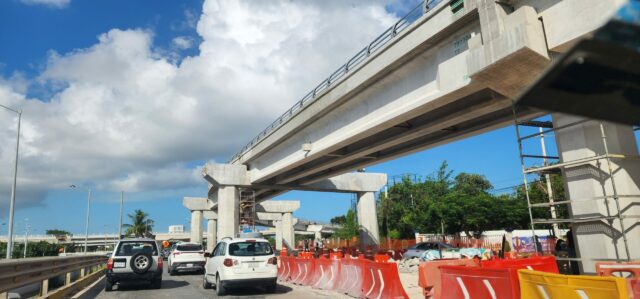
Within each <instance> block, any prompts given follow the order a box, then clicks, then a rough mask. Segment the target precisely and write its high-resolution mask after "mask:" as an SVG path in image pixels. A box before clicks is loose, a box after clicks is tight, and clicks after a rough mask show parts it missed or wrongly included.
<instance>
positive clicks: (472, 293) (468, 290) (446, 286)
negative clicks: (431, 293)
mask: <svg viewBox="0 0 640 299" xmlns="http://www.w3.org/2000/svg"><path fill="white" fill-rule="evenodd" d="M517 271H518V270H517V269H515V268H503V269H499V268H481V267H464V266H440V272H441V276H440V277H441V278H440V279H441V282H442V295H441V297H440V298H442V299H460V298H465V299H476V298H482V299H485V298H492V299H519V298H520V286H519V284H518V272H517Z"/></svg>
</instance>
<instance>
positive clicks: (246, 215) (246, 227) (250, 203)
mask: <svg viewBox="0 0 640 299" xmlns="http://www.w3.org/2000/svg"><path fill="white" fill-rule="evenodd" d="M239 213H240V217H239V219H240V227H239V229H238V231H240V232H246V231H251V232H255V231H256V193H255V191H253V190H251V189H240V212H239Z"/></svg>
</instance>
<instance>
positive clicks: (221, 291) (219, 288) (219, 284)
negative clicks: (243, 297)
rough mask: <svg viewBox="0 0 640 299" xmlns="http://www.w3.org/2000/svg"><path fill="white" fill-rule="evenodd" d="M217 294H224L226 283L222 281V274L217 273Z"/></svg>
mask: <svg viewBox="0 0 640 299" xmlns="http://www.w3.org/2000/svg"><path fill="white" fill-rule="evenodd" d="M216 295H218V296H224V285H223V284H222V281H220V275H217V274H216Z"/></svg>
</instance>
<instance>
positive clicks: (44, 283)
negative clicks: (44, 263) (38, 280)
mask: <svg viewBox="0 0 640 299" xmlns="http://www.w3.org/2000/svg"><path fill="white" fill-rule="evenodd" d="M47 293H49V279H48V278H47V279H45V280H43V281H42V286H41V287H40V296H41V297H45V295H47ZM0 299H2V296H0Z"/></svg>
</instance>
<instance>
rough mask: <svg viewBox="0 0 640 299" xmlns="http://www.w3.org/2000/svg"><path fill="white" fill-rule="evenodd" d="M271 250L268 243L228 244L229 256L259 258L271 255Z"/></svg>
mask: <svg viewBox="0 0 640 299" xmlns="http://www.w3.org/2000/svg"><path fill="white" fill-rule="evenodd" d="M271 254H273V250H272V249H271V245H270V244H269V243H268V242H249V241H248V242H237V243H231V244H229V255H233V256H259V255H271Z"/></svg>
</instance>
